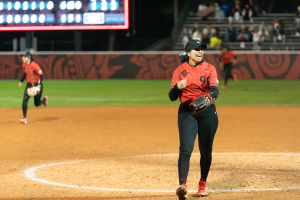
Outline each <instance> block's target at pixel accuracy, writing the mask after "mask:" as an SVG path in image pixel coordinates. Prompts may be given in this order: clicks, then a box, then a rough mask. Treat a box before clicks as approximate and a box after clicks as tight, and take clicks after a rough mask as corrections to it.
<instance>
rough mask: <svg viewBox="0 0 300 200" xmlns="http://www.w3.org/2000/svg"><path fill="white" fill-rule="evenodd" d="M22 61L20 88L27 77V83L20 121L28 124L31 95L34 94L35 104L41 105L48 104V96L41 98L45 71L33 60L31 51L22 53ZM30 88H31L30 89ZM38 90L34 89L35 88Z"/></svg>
mask: <svg viewBox="0 0 300 200" xmlns="http://www.w3.org/2000/svg"><path fill="white" fill-rule="evenodd" d="M22 61H23V65H22V68H23V71H24V73H23V76H22V78H21V80H20V83H19V88H20V89H21V88H22V83H23V81H24V80H25V78H26V79H27V84H26V87H25V91H24V96H23V104H22V110H23V118H21V119H20V122H21V123H23V124H27V118H26V117H27V107H28V100H29V98H30V95H31V96H34V105H35V106H40V105H42V104H44V106H47V105H48V97H47V96H44V98H43V99H42V100H41V96H42V93H43V84H42V80H43V78H44V75H43V71H42V70H41V68H40V66H39V65H38V64H37V63H36V62H34V61H33V60H32V56H31V55H30V53H29V52H26V53H24V54H23V55H22ZM28 89H29V90H28ZM35 89H36V91H37V92H36V91H33V90H35Z"/></svg>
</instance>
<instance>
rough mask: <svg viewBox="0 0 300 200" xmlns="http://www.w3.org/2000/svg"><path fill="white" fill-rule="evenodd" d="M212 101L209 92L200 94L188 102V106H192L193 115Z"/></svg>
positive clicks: (204, 108)
mask: <svg viewBox="0 0 300 200" xmlns="http://www.w3.org/2000/svg"><path fill="white" fill-rule="evenodd" d="M213 103H214V100H213V98H212V97H211V96H210V94H204V95H201V96H200V97H199V98H198V99H196V100H195V101H193V102H192V103H190V107H192V108H193V112H192V114H193V115H196V114H198V113H201V112H202V111H204V110H206V109H207V108H208V107H209V106H211V105H212V104H213Z"/></svg>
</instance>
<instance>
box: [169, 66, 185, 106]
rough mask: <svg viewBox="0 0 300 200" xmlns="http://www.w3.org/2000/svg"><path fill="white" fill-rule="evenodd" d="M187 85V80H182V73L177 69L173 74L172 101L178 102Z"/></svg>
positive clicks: (170, 94)
mask: <svg viewBox="0 0 300 200" xmlns="http://www.w3.org/2000/svg"><path fill="white" fill-rule="evenodd" d="M186 84H187V78H186V79H182V80H181V75H180V71H179V70H178V68H177V69H176V70H175V71H174V73H173V77H172V83H171V89H170V92H169V98H170V100H171V101H176V100H177V99H178V96H179V93H180V90H182V89H184V88H185V87H186Z"/></svg>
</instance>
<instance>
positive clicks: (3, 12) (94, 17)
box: [0, 0, 129, 31]
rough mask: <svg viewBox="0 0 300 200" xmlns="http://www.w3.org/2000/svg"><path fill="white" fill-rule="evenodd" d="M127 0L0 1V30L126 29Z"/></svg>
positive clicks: (127, 16) (127, 15)
mask: <svg viewBox="0 0 300 200" xmlns="http://www.w3.org/2000/svg"><path fill="white" fill-rule="evenodd" d="M128 1H129V0H0V31H36V30H104V29H106V30H107V29H128V27H129V19H128V18H129V13H128Z"/></svg>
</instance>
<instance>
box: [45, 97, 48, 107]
mask: <svg viewBox="0 0 300 200" xmlns="http://www.w3.org/2000/svg"><path fill="white" fill-rule="evenodd" d="M44 99H45V102H44V106H47V105H48V97H47V96H44Z"/></svg>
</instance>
